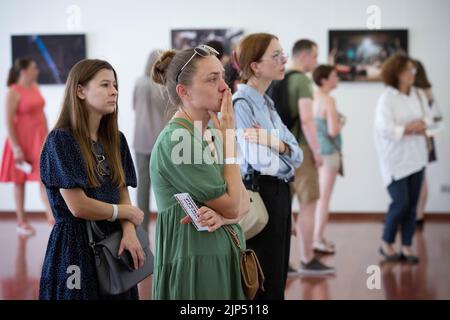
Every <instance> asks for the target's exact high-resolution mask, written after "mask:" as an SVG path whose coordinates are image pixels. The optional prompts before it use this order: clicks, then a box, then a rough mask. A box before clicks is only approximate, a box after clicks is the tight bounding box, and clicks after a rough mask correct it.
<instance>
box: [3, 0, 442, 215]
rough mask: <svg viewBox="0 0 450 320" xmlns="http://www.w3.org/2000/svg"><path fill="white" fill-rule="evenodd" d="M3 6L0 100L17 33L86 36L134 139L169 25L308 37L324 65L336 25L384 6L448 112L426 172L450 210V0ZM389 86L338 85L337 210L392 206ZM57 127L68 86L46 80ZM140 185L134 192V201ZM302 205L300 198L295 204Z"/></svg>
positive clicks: (287, 39) (44, 1) (32, 193)
mask: <svg viewBox="0 0 450 320" xmlns="http://www.w3.org/2000/svg"><path fill="white" fill-rule="evenodd" d="M71 4H75V5H78V6H79V7H80V8H81V28H80V29H79V30H75V31H70V30H68V29H67V19H68V15H67V14H66V9H67V7H68V6H69V5H71ZM0 5H1V10H0V47H1V48H2V50H0V61H1V64H0V75H2V76H1V79H0V81H1V83H0V84H1V85H0V101H2V105H3V101H4V99H5V93H6V88H5V86H4V85H3V83H4V82H5V81H6V74H7V71H8V68H9V67H10V61H11V44H10V36H11V34H29V33H70V32H76V33H80V32H84V33H86V34H87V48H88V57H90V58H102V59H107V60H108V61H109V62H111V63H112V65H113V66H114V67H115V68H116V70H117V72H118V75H119V82H120V99H119V106H120V110H121V112H120V119H119V121H120V128H121V130H122V131H123V132H124V133H125V135H126V136H127V138H128V140H129V143H130V144H131V143H132V137H133V135H132V134H133V123H134V114H133V112H131V93H132V88H133V84H134V81H135V79H136V78H137V77H138V76H139V75H141V74H142V72H143V68H144V64H145V60H146V58H147V55H148V53H149V52H150V50H152V49H153V48H168V47H169V46H170V29H172V28H191V27H192V28H202V27H205V28H207V27H230V28H243V29H244V30H245V31H246V32H248V33H250V32H258V31H265V32H270V33H274V34H276V35H278V36H279V38H280V40H281V43H282V45H283V46H284V48H285V51H286V52H290V48H291V46H292V45H293V43H294V42H295V41H296V40H297V39H299V38H303V37H308V38H311V39H314V40H315V41H316V42H317V43H318V44H319V47H320V56H319V60H320V62H326V51H327V49H328V48H327V46H328V41H327V35H328V33H327V32H328V29H351V28H354V29H362V28H365V27H366V20H367V17H368V15H367V13H366V9H367V7H368V6H369V5H378V6H379V7H380V8H381V23H382V27H383V28H407V29H408V30H409V50H410V54H411V55H412V56H413V57H417V58H419V59H421V60H422V61H423V62H424V64H425V66H426V68H427V71H428V73H429V76H430V78H431V80H432V82H433V85H434V91H435V95H436V99H437V101H438V102H439V103H440V106H441V108H442V109H443V112H444V118H445V123H446V129H445V131H444V132H443V133H442V134H441V136H440V137H439V138H438V139H437V148H438V157H439V162H438V163H435V164H432V165H431V166H430V167H429V170H428V171H427V174H428V181H429V186H430V196H429V202H428V205H427V210H428V211H433V212H450V194H449V193H442V192H441V186H442V185H450V170H449V165H448V163H449V160H450V154H449V151H450V148H449V136H450V135H449V129H448V127H449V119H450V113H449V109H448V106H449V105H450V92H449V90H448V83H447V80H448V73H449V72H450V62H449V59H448V53H449V52H450V40H449V39H450V20H449V19H448V13H449V12H450V2H448V1H446V0H430V1H423V0H413V1H411V0H408V1H406V0H396V1H393V0H378V1H377V0H371V1H366V0H346V1H337V0H336V1H334V0H318V1H311V0H310V1H306V0H279V1H266V0H246V1H241V0H228V1H225V2H223V1H222V2H214V1H207V0H198V1H197V0H194V1H185V0H171V1H153V0H151V1H138V0H128V1H111V0H108V1H106V0H96V1H87V0H81V1H76V0H70V1H68V0H61V1H50V0H40V1H27V0H6V1H2V2H1V4H0ZM382 89H383V86H382V84H381V83H343V84H341V85H340V87H339V89H338V90H337V91H335V97H336V98H337V101H338V107H339V108H340V109H341V110H342V112H343V113H345V114H346V115H347V116H348V125H347V126H346V128H345V130H344V132H343V138H344V155H345V167H346V176H345V178H344V179H339V180H338V182H337V185H336V190H335V193H334V195H333V198H332V202H331V210H332V211H345V212H361V211H362V212H380V211H385V209H386V207H387V205H388V197H387V193H386V191H385V189H384V187H383V184H382V181H381V177H380V173H379V169H378V162H377V158H376V154H375V148H374V143H373V135H372V127H373V114H374V108H375V103H376V100H377V97H378V96H379V94H380V93H381V91H382ZM41 90H42V93H43V95H44V97H45V99H46V102H47V104H46V113H47V116H48V120H49V125H50V127H51V126H52V125H53V124H54V121H55V119H56V116H57V113H58V110H59V104H60V101H61V97H62V93H63V87H62V86H41ZM0 123H1V125H0V144H1V148H3V142H4V140H5V138H6V128H5V117H4V112H3V110H2V112H1V113H0ZM12 191H13V189H12V185H7V184H0V211H12V210H14V202H13V193H12ZM134 195H135V193H134V190H133V191H132V196H133V198H134ZM26 206H27V209H28V210H30V211H33V210H35V211H37V210H42V209H43V206H42V204H41V202H40V199H39V193H38V188H37V184H30V186H29V187H28V192H27V202H26ZM294 206H295V208H297V205H296V204H295V205H294Z"/></svg>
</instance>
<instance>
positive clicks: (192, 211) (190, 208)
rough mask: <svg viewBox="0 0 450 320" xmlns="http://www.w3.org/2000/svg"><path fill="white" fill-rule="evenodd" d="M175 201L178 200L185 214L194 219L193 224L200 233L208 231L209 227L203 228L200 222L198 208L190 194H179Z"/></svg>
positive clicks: (176, 195)
mask: <svg viewBox="0 0 450 320" xmlns="http://www.w3.org/2000/svg"><path fill="white" fill-rule="evenodd" d="M174 197H175V199H177V201H178V203H179V204H180V205H181V207H182V208H183V210H184V212H185V213H186V214H187V215H189V216H190V217H191V219H192V223H193V224H194V226H195V228H196V229H197V230H198V231H208V227H206V226H205V227H202V226H201V225H200V224H199V223H198V222H197V221H198V214H197V211H198V207H197V205H196V204H195V202H194V200H192V198H191V196H190V195H189V193H177V194H175V195H174Z"/></svg>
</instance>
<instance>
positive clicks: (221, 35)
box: [171, 29, 244, 61]
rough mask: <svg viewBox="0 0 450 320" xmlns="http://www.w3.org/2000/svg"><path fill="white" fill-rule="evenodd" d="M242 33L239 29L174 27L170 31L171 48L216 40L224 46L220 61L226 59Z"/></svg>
mask: <svg viewBox="0 0 450 320" xmlns="http://www.w3.org/2000/svg"><path fill="white" fill-rule="evenodd" d="M243 35H244V31H243V30H241V29H174V30H172V31H171V37H172V48H174V49H177V50H183V49H187V48H192V47H195V46H197V45H199V44H205V43H207V42H209V41H212V40H216V41H219V42H221V43H222V45H223V47H224V58H223V59H222V61H226V60H227V59H228V58H229V57H230V56H231V52H232V51H233V49H234V48H235V46H236V45H237V43H238V42H239V39H240V38H241V37H242V36H243Z"/></svg>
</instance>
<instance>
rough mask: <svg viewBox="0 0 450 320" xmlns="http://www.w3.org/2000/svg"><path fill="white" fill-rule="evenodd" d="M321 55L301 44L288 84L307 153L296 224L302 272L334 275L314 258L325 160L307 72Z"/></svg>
mask: <svg viewBox="0 0 450 320" xmlns="http://www.w3.org/2000/svg"><path fill="white" fill-rule="evenodd" d="M317 55H318V48H317V44H316V43H314V42H313V41H311V40H307V39H302V40H299V41H297V42H296V43H295V44H294V47H293V49H292V62H293V65H292V69H293V70H295V71H297V72H298V73H295V74H292V75H291V76H290V77H289V79H288V81H287V87H288V94H289V109H290V114H291V117H292V118H294V117H295V118H297V117H298V120H299V121H296V122H295V124H294V125H293V126H292V127H291V131H292V133H293V134H294V135H295V137H296V138H297V140H298V143H299V145H300V147H301V149H302V151H303V163H302V165H301V166H300V168H298V169H297V170H296V172H295V181H294V182H293V183H292V185H291V188H292V189H293V192H295V194H296V195H297V198H298V201H299V204H300V214H299V216H298V219H297V225H296V230H297V231H296V233H297V235H298V236H301V241H300V244H301V248H302V250H301V251H302V252H301V269H300V272H301V273H303V274H314V275H318V274H330V273H334V268H330V267H328V266H326V265H324V264H322V263H321V262H320V261H319V260H317V259H316V258H315V257H314V250H313V234H314V214H315V210H316V203H317V200H318V199H319V197H320V190H319V172H318V167H319V166H321V165H322V157H321V155H320V145H319V141H318V139H317V133H316V125H315V122H314V116H313V103H312V102H313V88H312V81H311V80H310V79H309V78H308V76H307V75H306V73H308V72H312V71H313V70H314V69H315V67H316V65H317Z"/></svg>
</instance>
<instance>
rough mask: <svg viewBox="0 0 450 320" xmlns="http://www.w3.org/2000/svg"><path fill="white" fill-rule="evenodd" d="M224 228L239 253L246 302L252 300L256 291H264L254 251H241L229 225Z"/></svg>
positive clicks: (261, 274)
mask: <svg viewBox="0 0 450 320" xmlns="http://www.w3.org/2000/svg"><path fill="white" fill-rule="evenodd" d="M224 227H225V229H227V230H228V233H229V234H230V236H231V239H232V241H233V243H234V244H235V245H236V246H237V247H238V249H239V251H240V268H241V280H242V289H243V290H244V293H245V297H246V298H247V299H248V300H253V299H254V298H255V296H256V293H257V292H258V290H262V291H264V279H265V278H264V273H263V271H262V269H261V265H260V264H259V260H258V257H257V256H256V253H255V251H253V250H251V249H245V250H243V249H242V248H241V242H240V241H239V237H238V235H237V233H236V231H234V229H233V228H232V227H231V226H230V225H225V226H224Z"/></svg>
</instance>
